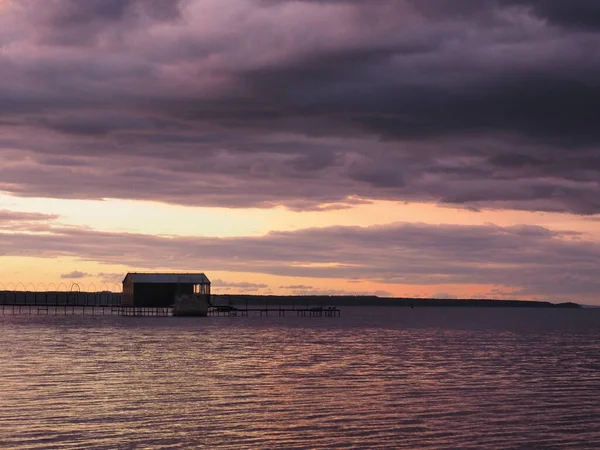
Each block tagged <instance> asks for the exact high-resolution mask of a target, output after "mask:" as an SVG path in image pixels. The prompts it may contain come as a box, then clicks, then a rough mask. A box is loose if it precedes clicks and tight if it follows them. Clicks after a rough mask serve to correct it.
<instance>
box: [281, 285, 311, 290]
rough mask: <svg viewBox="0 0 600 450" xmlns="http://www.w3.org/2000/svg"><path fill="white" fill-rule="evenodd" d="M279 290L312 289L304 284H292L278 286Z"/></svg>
mask: <svg viewBox="0 0 600 450" xmlns="http://www.w3.org/2000/svg"><path fill="white" fill-rule="evenodd" d="M279 289H295V290H309V289H313V287H312V286H307V285H305V284H292V285H290V286H279Z"/></svg>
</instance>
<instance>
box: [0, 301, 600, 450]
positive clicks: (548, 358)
mask: <svg viewBox="0 0 600 450" xmlns="http://www.w3.org/2000/svg"><path fill="white" fill-rule="evenodd" d="M0 380H1V383H2V384H1V387H0V447H2V448H10V449H34V448H35V449H51V448H61V449H62V448H86V449H87V448H106V449H113V448H207V449H219V448H231V449H254V448H269V449H272V448H285V449H295V448H327V449H329V448H366V449H377V448H389V449H398V448H427V449H456V448H461V449H468V448H477V449H479V448H489V449H504V448H510V449H519V448H520V449H562V448H565V449H567V448H568V449H577V448H585V449H597V448H600V310H575V311H566V310H564V311H562V310H515V309H501V310H497V309H412V310H411V309H385V308H383V309H376V310H373V311H367V310H365V309H361V308H354V309H353V308H344V309H343V310H342V317H341V318H337V319H331V318H328V319H325V318H323V319H310V318H297V317H287V318H278V317H269V318H260V317H248V318H246V317H237V318H224V317H215V318H190V319H183V318H148V319H146V318H121V317H87V316H86V317H81V316H79V317H52V316H48V317H46V316H43V317H35V316H34V317H29V316H18V317H15V316H0Z"/></svg>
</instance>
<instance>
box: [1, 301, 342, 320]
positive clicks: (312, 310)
mask: <svg viewBox="0 0 600 450" xmlns="http://www.w3.org/2000/svg"><path fill="white" fill-rule="evenodd" d="M1 297H2V296H0V300H3V299H2V298H1ZM101 298H102V297H97V299H101ZM11 300H12V298H11ZM108 303H113V302H106V303H104V302H98V303H97V304H94V303H92V304H90V301H89V300H88V298H86V301H85V302H74V301H71V302H67V303H61V304H58V303H54V302H52V301H48V300H47V297H44V301H43V302H37V303H29V302H27V303H26V302H14V301H9V302H2V301H0V314H1V315H38V316H40V315H44V316H126V317H171V316H172V315H173V308H172V307H164V308H152V307H139V306H122V305H118V304H114V303H113V304H108ZM250 315H254V316H260V317H269V316H272V317H275V316H277V317H286V316H296V317H340V315H341V311H340V310H339V309H338V308H336V307H322V306H318V307H302V308H296V307H281V306H279V307H276V306H274V307H269V305H265V306H261V307H252V306H247V305H246V306H243V307H235V306H230V305H222V306H214V305H213V306H210V307H209V308H208V316H209V317H247V316H250Z"/></svg>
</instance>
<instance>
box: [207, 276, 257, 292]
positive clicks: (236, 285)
mask: <svg viewBox="0 0 600 450" xmlns="http://www.w3.org/2000/svg"><path fill="white" fill-rule="evenodd" d="M210 284H211V286H212V287H217V288H220V290H230V289H242V290H244V291H258V290H259V289H266V288H268V287H269V285H267V284H263V283H249V282H247V281H237V282H236V281H223V280H220V279H217V280H213V281H211V283H210Z"/></svg>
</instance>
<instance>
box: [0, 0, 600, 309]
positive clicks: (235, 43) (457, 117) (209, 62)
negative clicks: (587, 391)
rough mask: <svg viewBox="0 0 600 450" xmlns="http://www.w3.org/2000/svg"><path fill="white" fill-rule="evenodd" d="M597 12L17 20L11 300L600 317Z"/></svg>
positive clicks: (149, 4) (180, 5) (12, 41)
mask: <svg viewBox="0 0 600 450" xmlns="http://www.w3.org/2000/svg"><path fill="white" fill-rule="evenodd" d="M599 123H600V2H598V1H597V0H569V1H565V0H452V1H449V0H373V1H361V0H277V1H276V0H227V1H226V2H225V1H223V0H181V1H176V0H45V1H43V2H40V1H38V0H0V290H1V289H24V288H26V289H31V290H34V289H35V290H42V289H53V288H55V287H56V288H60V289H63V288H64V289H70V288H72V287H73V286H74V284H75V283H76V284H77V286H79V287H81V288H82V290H105V289H110V290H115V291H116V290H119V289H120V283H121V281H122V279H123V277H124V274H125V273H127V272H129V271H137V272H143V271H151V272H180V271H181V272H204V273H206V274H207V276H208V277H209V278H210V279H211V281H212V286H213V289H212V290H213V292H215V293H224V294H226V293H250V294H294V295H307V294H324V295H337V294H340V295H342V294H348V295H379V296H384V297H386V296H399V297H400V296H410V297H437V298H498V299H504V298H506V299H509V298H510V299H513V298H517V299H536V300H548V301H553V302H562V301H574V302H578V303H585V304H595V305H600V276H598V275H599V274H600V273H599V270H600V126H599V125H598V124H599Z"/></svg>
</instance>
